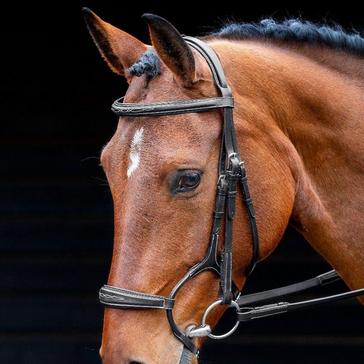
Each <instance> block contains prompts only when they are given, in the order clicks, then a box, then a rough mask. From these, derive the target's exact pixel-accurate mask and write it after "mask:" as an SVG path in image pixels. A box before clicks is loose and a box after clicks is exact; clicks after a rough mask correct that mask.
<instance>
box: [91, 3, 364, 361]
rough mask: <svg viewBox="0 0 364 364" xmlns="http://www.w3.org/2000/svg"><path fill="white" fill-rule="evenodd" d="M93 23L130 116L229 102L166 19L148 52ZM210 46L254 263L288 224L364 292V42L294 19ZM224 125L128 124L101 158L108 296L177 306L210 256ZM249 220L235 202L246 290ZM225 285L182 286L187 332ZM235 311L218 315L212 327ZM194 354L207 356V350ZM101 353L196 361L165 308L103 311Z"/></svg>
mask: <svg viewBox="0 0 364 364" xmlns="http://www.w3.org/2000/svg"><path fill="white" fill-rule="evenodd" d="M84 16H85V19H86V23H87V26H88V29H89V31H90V34H91V36H92V38H93V40H94V42H95V44H96V46H97V48H98V50H99V51H100V53H101V55H102V57H103V58H104V59H105V61H106V63H107V65H108V66H109V67H110V69H111V70H112V71H113V72H115V73H116V74H117V75H119V76H122V77H124V78H125V79H126V81H127V82H128V84H129V87H128V90H127V92H126V95H125V97H124V102H125V103H127V104H128V105H130V103H133V104H134V105H138V104H139V103H143V104H149V103H151V104H156V103H164V104H166V103H167V102H168V101H171V102H173V101H174V100H182V101H184V102H188V101H189V100H195V99H202V98H211V97H215V98H217V97H219V96H220V95H219V90H218V88H217V86H216V82H215V80H214V75H213V74H212V72H211V69H210V67H209V65H208V63H207V62H206V57H203V56H202V55H201V52H198V51H197V50H196V48H195V47H191V46H190V45H189V44H188V42H187V40H186V39H185V38H184V37H182V36H181V34H180V33H179V32H178V31H177V30H176V28H175V27H174V26H173V25H172V24H171V23H169V22H168V21H166V20H165V19H163V18H161V17H158V16H155V15H151V14H147V15H145V16H144V18H145V20H146V21H147V24H148V28H149V35H150V39H151V45H147V44H144V43H143V42H141V41H140V40H138V39H137V38H135V37H133V36H132V35H130V34H128V33H126V32H124V31H122V30H120V29H118V28H116V27H114V26H113V25H111V24H109V23H107V22H105V21H104V20H102V19H101V18H100V17H98V16H97V15H96V14H94V13H93V12H92V11H91V10H89V9H84ZM202 39H203V41H204V42H205V43H206V44H207V45H208V46H209V47H210V48H212V49H213V50H214V52H215V53H216V54H217V55H218V58H219V61H220V62H221V64H222V67H223V70H224V73H225V75H226V78H227V80H228V83H229V86H230V88H231V92H232V95H233V96H234V119H235V121H234V125H235V130H236V140H237V145H238V149H239V151H240V154H241V156H243V158H244V163H245V166H246V171H247V175H248V176H249V186H250V189H251V197H252V200H253V201H254V209H255V215H254V217H255V218H256V222H257V228H258V233H259V240H260V244H259V257H258V258H259V261H262V260H264V259H265V258H266V257H268V256H269V255H270V254H271V253H272V252H273V251H274V250H275V248H276V247H277V245H278V244H279V242H280V240H281V238H282V236H283V234H284V232H285V230H286V229H287V227H288V226H289V225H290V226H293V227H294V228H295V229H297V231H298V232H299V233H300V234H302V235H303V236H304V238H305V239H306V240H307V242H309V244H310V245H311V246H312V247H313V248H314V249H315V250H316V251H317V252H318V253H319V254H320V255H321V256H322V257H323V258H324V259H325V260H326V261H327V262H328V263H329V264H330V265H331V266H332V267H333V268H334V269H335V270H336V271H337V272H338V274H339V276H340V277H341V278H342V279H343V280H344V281H345V283H346V284H347V286H348V287H349V288H350V289H352V290H355V289H361V288H363V287H364V209H363V206H364V160H363V155H364V143H363V141H364V124H363V122H362V116H363V114H362V112H363V110H364V92H363V91H364V67H363V56H364V39H363V38H362V37H361V36H360V35H359V34H354V33H353V34H350V33H346V32H344V31H343V30H342V29H341V28H339V27H336V28H330V27H327V26H317V25H313V24H312V23H309V22H304V21H300V20H297V19H291V20H287V21H285V22H275V21H274V20H272V19H266V20H263V21H262V22H261V23H257V24H245V23H241V24H227V25H225V26H224V27H223V28H221V29H220V30H218V31H216V32H213V33H211V34H208V35H206V36H204V37H203V38H202ZM221 120H222V111H221V110H220V109H212V110H210V111H207V112H201V113H197V112H195V113H194V112H191V113H183V114H181V113H176V114H168V115H149V116H148V115H145V116H143V117H132V116H122V117H120V118H119V121H118V126H117V130H116V132H115V134H114V135H113V137H112V138H111V140H110V141H109V142H108V143H107V145H106V146H105V147H104V148H103V150H102V153H101V164H102V166H103V169H104V171H105V174H106V176H107V180H108V183H109V186H110V189H111V193H112V197H113V203H114V220H115V224H114V230H115V231H114V245H113V256H112V263H111V269H110V274H109V278H108V284H109V285H110V286H112V287H123V288H125V292H126V293H130V292H135V295H136V296H137V297H136V298H137V299H140V298H143V296H140V294H139V293H138V292H144V293H145V297H146V298H147V299H150V297H152V298H153V297H164V296H168V294H169V293H170V292H171V290H172V289H173V287H174V286H175V285H176V283H177V282H178V281H179V280H180V278H181V277H182V276H184V275H185V274H186V272H187V271H188V270H189V268H190V267H191V266H193V265H194V264H196V263H198V262H200V261H201V259H202V258H203V257H204V254H205V252H206V250H207V249H208V243H209V236H210V233H211V231H210V230H211V224H212V221H213V214H212V211H213V210H214V196H215V193H216V180H217V178H218V170H217V165H218V163H219V153H220V149H221V134H222V133H223V130H222V123H221ZM220 162H221V161H220ZM239 195H241V193H240V192H239ZM248 214H249V211H247V209H245V208H244V206H243V204H240V203H237V205H236V211H235V215H236V216H235V220H236V221H238V223H236V224H234V226H233V229H232V234H233V237H234V240H233V245H232V250H233V255H232V257H233V258H232V262H231V264H232V279H233V282H234V284H235V285H236V286H237V287H238V289H239V290H241V289H242V288H243V286H244V283H245V281H246V279H247V276H248V274H247V267H249V265H250V264H251V260H252V256H253V254H254V251H253V248H254V247H253V245H252V236H251V230H250V227H249V219H248ZM224 228H226V224H225V226H222V229H224ZM221 240H222V241H220V242H219V243H218V244H219V245H218V249H219V251H221V250H222V249H223V246H224V241H223V240H224V239H221ZM219 283H220V282H219V279H218V277H217V276H216V274H214V272H211V271H205V272H202V273H201V274H199V275H197V276H196V277H194V278H193V279H191V280H189V281H188V282H187V283H186V284H185V285H184V286H183V287H182V288H181V290H180V292H179V293H178V295H177V296H176V300H175V306H174V308H173V315H174V319H175V321H176V323H177V325H178V326H179V327H181V328H187V327H190V326H191V325H196V323H198V322H200V319H201V316H202V315H203V313H204V311H205V308H206V307H207V306H209V305H210V304H211V302H215V301H216V300H217V299H218V297H219V289H221V287H220V285H219ZM125 292H124V294H125ZM149 293H153V295H151V296H150V295H149V296H148V294H149ZM157 295H158V296H157ZM358 299H359V301H360V302H361V303H362V304H364V298H363V297H359V298H358ZM163 303H166V301H163ZM227 307H228V305H218V306H217V307H216V308H215V307H214V310H213V312H211V313H210V315H209V324H210V325H211V326H212V327H213V326H214V325H216V323H217V322H218V320H219V318H220V317H221V316H222V314H223V312H224V311H225V310H226V308H227ZM195 342H196V346H197V347H200V346H201V345H202V344H203V342H204V338H200V337H197V338H196V339H195ZM100 355H101V357H102V360H103V362H104V363H105V364H113V363H119V364H120V363H129V364H132V363H134V364H138V363H139V364H140V363H144V364H149V363H187V362H190V363H195V362H197V359H196V358H195V357H193V356H192V357H191V356H188V358H186V357H185V355H184V351H183V344H182V343H181V342H180V341H178V340H176V338H175V337H174V336H173V333H172V331H171V329H170V327H169V324H168V321H167V320H166V318H165V315H164V312H163V310H157V309H156V310H147V309H146V310H139V309H130V310H129V309H126V310H118V309H114V308H112V307H108V308H106V309H105V315H104V325H103V337H102V345H101V349H100Z"/></svg>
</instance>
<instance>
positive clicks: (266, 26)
mask: <svg viewBox="0 0 364 364" xmlns="http://www.w3.org/2000/svg"><path fill="white" fill-rule="evenodd" d="M209 37H218V38H222V39H231V40H240V39H260V40H275V41H281V42H282V41H285V42H299V43H305V44H311V45H321V46H326V47H329V48H332V49H337V50H341V51H345V52H348V53H351V54H355V55H357V56H361V57H364V38H363V36H362V35H361V34H360V33H358V32H352V33H348V32H346V31H345V30H343V28H342V27H341V26H340V25H337V24H336V25H333V26H328V25H317V24H314V23H312V22H309V21H304V20H300V19H287V20H284V21H282V22H278V21H276V20H274V19H271V18H268V19H263V20H261V21H260V22H259V23H229V24H225V25H224V26H223V27H222V28H221V29H219V30H217V31H215V32H213V33H210V34H209V35H208V36H207V38H209ZM128 71H129V73H130V74H131V75H132V76H137V77H140V76H142V75H144V74H145V75H147V76H148V77H149V78H154V77H156V76H157V75H159V74H160V60H159V58H158V55H157V54H156V53H155V52H154V50H153V49H150V50H148V51H147V52H145V53H144V54H143V55H142V56H141V57H140V59H139V60H138V61H137V62H136V63H134V64H133V65H132V66H131V67H130V68H129V70H128Z"/></svg>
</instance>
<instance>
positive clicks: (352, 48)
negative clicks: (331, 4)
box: [210, 18, 364, 56]
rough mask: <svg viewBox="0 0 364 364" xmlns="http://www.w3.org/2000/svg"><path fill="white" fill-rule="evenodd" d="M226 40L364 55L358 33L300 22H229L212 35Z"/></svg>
mask: <svg viewBox="0 0 364 364" xmlns="http://www.w3.org/2000/svg"><path fill="white" fill-rule="evenodd" d="M210 36H215V37H218V38H223V39H231V40H240V39H261V40H275V41H287V42H290V41H291V42H299V43H306V44H312V45H321V46H326V47H329V48H332V49H336V50H341V51H346V52H348V53H351V54H355V55H358V56H364V38H363V35H361V34H360V33H359V32H354V31H353V32H351V33H349V32H346V31H345V30H343V28H342V27H341V26H340V25H337V24H336V25H333V26H328V25H317V24H314V23H312V22H309V21H304V20H300V19H287V20H284V21H282V22H278V21H276V20H274V19H271V18H268V19H263V20H261V21H260V22H259V23H229V24H225V25H224V26H223V27H222V28H221V29H219V30H218V31H216V32H213V33H211V34H210Z"/></svg>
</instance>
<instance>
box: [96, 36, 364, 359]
mask: <svg viewBox="0 0 364 364" xmlns="http://www.w3.org/2000/svg"><path fill="white" fill-rule="evenodd" d="M184 39H185V41H186V42H187V43H188V44H189V46H190V47H192V48H193V49H195V50H196V51H197V52H198V53H200V54H201V56H202V57H203V58H204V59H205V60H206V62H207V64H208V66H209V68H210V70H211V72H212V76H213V79H214V82H215V84H216V86H217V88H218V90H219V93H220V95H221V96H220V97H210V98H202V99H193V100H177V101H167V102H158V103H151V104H134V103H123V102H122V98H121V99H118V100H116V101H115V102H114V103H113V105H112V111H113V112H114V113H115V114H116V115H118V116H129V117H142V116H165V115H176V114H184V113H197V112H206V111H210V110H215V109H222V110H223V118H222V136H221V147H220V155H219V163H218V180H217V190H216V198H215V209H214V212H213V224H212V229H211V236H210V243H209V246H208V249H207V252H206V255H205V257H204V258H203V259H202V260H201V261H200V262H199V263H197V264H196V265H194V266H193V267H192V268H191V269H190V270H189V271H188V272H187V273H186V274H185V275H184V276H183V277H182V278H181V279H180V280H179V281H178V283H177V284H176V285H175V287H174V288H173V289H172V291H171V293H170V295H169V296H168V297H164V296H158V295H154V294H147V293H142V292H138V291H132V290H129V289H123V288H117V287H114V286H110V285H104V286H103V287H102V288H101V290H100V293H99V298H100V302H101V303H102V304H104V305H106V306H108V307H113V308H120V309H127V308H131V309H164V310H166V313H167V318H168V322H169V324H170V327H171V329H172V331H173V334H174V335H175V336H176V337H177V339H179V340H180V341H181V342H182V343H183V345H184V347H185V348H187V349H188V350H189V351H190V352H192V353H194V354H195V355H198V349H197V347H196V346H195V344H194V342H193V338H195V337H198V336H209V337H211V338H214V339H221V338H224V337H227V336H229V335H231V334H232V333H233V332H234V331H235V330H236V328H237V327H238V325H239V323H240V322H242V321H248V320H252V319H257V318H261V317H266V316H271V315H276V314H280V313H284V312H289V311H293V310H297V309H302V308H306V307H312V306H315V305H319V304H323V303H329V302H333V301H337V300H340V299H344V298H349V297H353V296H359V295H362V294H364V289H359V290H356V291H349V292H345V293H341V294H337V295H334V296H327V297H323V298H318V299H314V300H309V301H301V302H294V303H288V302H278V303H274V304H269V305H264V306H260V307H251V306H249V307H246V305H251V304H253V303H257V302H263V301H267V300H269V299H273V298H278V297H281V296H284V295H288V294H292V293H296V292H301V291H303V290H306V289H309V288H312V287H316V286H322V285H325V284H328V283H331V282H334V281H336V280H338V279H339V277H338V275H337V273H336V272H335V271H330V272H328V273H325V274H322V275H320V276H317V277H315V278H312V279H309V280H307V281H304V282H300V283H296V284H293V285H290V286H286V287H281V288H278V289H273V290H269V291H264V292H259V293H256V294H252V295H246V296H240V292H239V290H238V289H237V287H236V285H235V284H234V282H233V279H232V242H233V235H232V232H233V220H234V215H235V202H236V196H237V190H238V187H240V190H241V195H242V199H243V203H244V206H245V207H246V210H247V216H248V223H249V226H250V231H251V236H252V257H251V262H250V265H249V267H248V269H247V275H249V274H251V273H252V271H253V270H254V268H255V266H256V263H257V260H258V257H259V239H258V230H257V225H256V218H255V211H254V207H253V202H252V199H251V197H250V193H249V188H248V180H247V175H246V170H245V164H244V161H242V160H241V159H240V155H239V151H238V147H237V141H236V132H235V128H234V120H233V108H234V100H233V96H232V93H231V90H230V88H229V86H228V84H227V82H226V78H225V74H224V70H223V68H222V65H221V63H220V60H219V58H218V57H217V55H216V53H215V52H214V51H213V50H212V49H211V48H210V47H209V46H208V45H207V44H206V43H204V42H202V41H201V40H199V39H196V38H192V37H184ZM223 219H224V246H223V249H222V251H221V253H219V252H218V246H219V235H220V231H221V226H222V221H223ZM204 271H212V272H214V273H215V274H216V275H217V276H218V277H219V279H220V294H219V295H220V297H219V299H218V300H217V301H215V302H213V303H212V304H211V305H210V306H209V307H208V308H207V309H206V311H205V313H204V315H203V317H202V323H201V325H200V326H198V327H196V326H192V327H188V328H186V329H185V331H182V330H181V329H180V328H179V327H178V326H177V325H176V322H175V320H174V317H173V306H174V303H175V297H176V295H177V293H178V291H179V290H180V289H181V287H182V286H183V285H184V284H185V283H186V282H187V281H189V280H190V279H192V278H193V277H195V276H197V275H198V274H200V273H201V272H204ZM222 304H224V305H230V306H232V307H235V309H236V312H237V321H236V324H235V326H234V327H233V328H232V329H231V330H230V331H229V332H227V333H226V334H224V335H219V336H217V335H214V334H212V332H211V327H210V326H209V325H208V324H207V317H208V315H209V313H210V312H211V311H212V310H213V309H214V308H215V307H216V306H218V305H222Z"/></svg>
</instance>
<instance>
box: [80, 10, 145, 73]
mask: <svg viewBox="0 0 364 364" xmlns="http://www.w3.org/2000/svg"><path fill="white" fill-rule="evenodd" d="M82 12H83V14H84V17H85V21H86V24H87V28H88V30H89V32H90V34H91V36H92V38H93V40H94V42H95V44H96V46H97V48H98V49H99V51H100V53H101V55H102V57H103V58H104V59H105V61H106V62H107V64H108V65H109V67H110V68H111V70H112V71H114V72H115V73H117V74H119V75H125V74H126V72H125V71H126V70H127V69H128V68H129V67H130V66H132V65H133V64H134V63H135V62H136V61H138V59H139V58H140V56H141V55H142V54H143V53H144V52H145V51H146V50H147V46H146V45H145V44H144V43H142V42H141V41H140V40H138V39H136V38H135V37H133V36H132V35H130V34H128V33H126V32H124V31H122V30H120V29H118V28H116V27H114V26H112V25H111V24H109V23H106V22H105V21H103V20H102V19H101V18H100V17H98V16H97V15H96V14H95V13H93V12H92V11H91V10H90V9H88V8H83V9H82Z"/></svg>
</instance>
